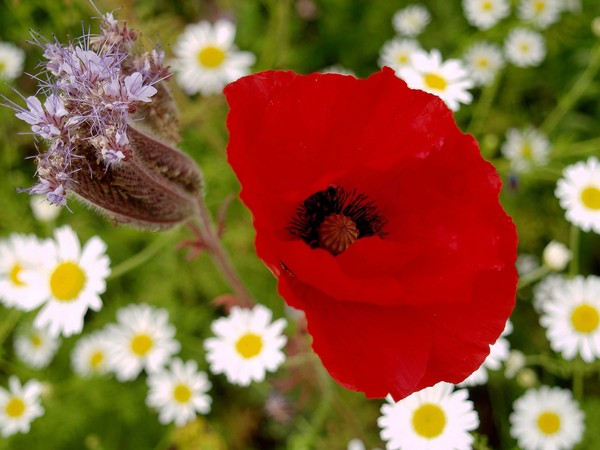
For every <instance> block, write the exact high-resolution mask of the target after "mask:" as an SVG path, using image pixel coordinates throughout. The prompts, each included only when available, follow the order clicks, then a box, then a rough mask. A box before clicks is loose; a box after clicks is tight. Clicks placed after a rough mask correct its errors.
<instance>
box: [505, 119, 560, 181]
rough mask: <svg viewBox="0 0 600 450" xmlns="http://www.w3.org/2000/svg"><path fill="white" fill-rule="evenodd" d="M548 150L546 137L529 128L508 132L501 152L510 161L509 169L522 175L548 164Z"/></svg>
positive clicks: (549, 147) (548, 144) (512, 129)
mask: <svg viewBox="0 0 600 450" xmlns="http://www.w3.org/2000/svg"><path fill="white" fill-rule="evenodd" d="M550 149H551V146H550V141H549V140H548V137H547V136H546V135H545V134H544V133H542V132H541V131H539V130H536V129H535V128H533V127H531V126H529V127H526V128H525V129H524V130H522V131H521V130H517V129H516V128H511V129H510V130H508V131H507V132H506V142H505V143H504V144H503V145H502V148H501V151H502V155H503V156H504V157H505V158H507V159H508V160H509V161H510V166H511V169H512V170H514V171H515V172H517V173H522V172H528V171H530V170H532V169H533V168H535V167H540V166H544V165H546V164H548V160H549V157H550Z"/></svg>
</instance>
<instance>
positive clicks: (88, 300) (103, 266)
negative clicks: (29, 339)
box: [23, 226, 110, 336]
mask: <svg viewBox="0 0 600 450" xmlns="http://www.w3.org/2000/svg"><path fill="white" fill-rule="evenodd" d="M54 239H55V241H54V242H52V245H50V246H49V248H48V249H47V253H46V254H45V255H44V258H43V266H42V267H41V269H40V270H39V271H38V272H30V271H25V270H24V271H23V279H24V280H30V281H31V283H32V284H35V288H36V289H39V290H40V292H42V293H43V296H44V298H46V299H47V301H46V304H45V305H44V306H43V308H42V309H41V310H40V312H39V313H38V315H37V317H36V318H35V322H34V324H33V325H34V327H36V328H47V329H48V331H49V332H50V333H51V334H54V335H58V334H60V333H62V334H63V335H64V336H70V335H72V334H77V333H81V330H82V329H83V317H84V316H85V314H86V312H87V310H88V309H91V310H93V311H99V310H100V309H101V308H102V300H101V299H100V294H102V293H103V292H104V291H105V290H106V282H105V280H106V277H108V275H109V274H110V267H109V266H110V260H109V258H108V256H107V255H106V244H105V243H104V242H103V241H102V240H101V239H100V238H99V237H93V238H91V239H90V240H89V241H88V242H87V243H86V244H85V245H84V247H83V249H82V248H81V244H80V243H79V239H78V237H77V234H76V233H75V232H74V231H73V229H72V228H71V227H69V226H64V227H61V228H58V229H57V230H55V231H54Z"/></svg>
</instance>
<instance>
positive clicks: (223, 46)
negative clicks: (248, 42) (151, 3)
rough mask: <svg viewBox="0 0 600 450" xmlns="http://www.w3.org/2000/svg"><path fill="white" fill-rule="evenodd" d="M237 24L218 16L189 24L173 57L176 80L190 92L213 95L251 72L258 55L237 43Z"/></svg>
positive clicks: (178, 42)
mask: <svg viewBox="0 0 600 450" xmlns="http://www.w3.org/2000/svg"><path fill="white" fill-rule="evenodd" d="M235 33H236V29H235V25H234V24H233V23H231V22H229V21H227V20H219V21H217V22H215V24H214V25H211V24H210V23H209V22H205V21H203V22H199V23H197V24H193V25H189V26H188V27H187V28H186V29H185V31H184V33H183V34H182V35H181V36H180V37H179V39H178V40H177V42H176V43H175V46H174V48H173V51H174V53H175V59H174V60H173V61H172V66H173V70H174V72H175V74H176V80H177V82H178V83H179V85H180V86H181V88H182V89H183V90H184V91H185V92H186V93H188V94H190V95H191V94H196V93H200V94H202V95H205V96H207V95H212V94H218V93H220V92H221V91H222V90H223V88H224V87H225V85H227V84H228V83H231V82H232V81H235V80H237V79H238V78H241V77H242V76H244V75H248V74H249V73H250V66H252V65H253V64H254V63H255V61H256V57H255V56H254V54H252V53H250V52H240V51H238V50H237V48H236V47H235V45H234V43H233V41H234V39H235Z"/></svg>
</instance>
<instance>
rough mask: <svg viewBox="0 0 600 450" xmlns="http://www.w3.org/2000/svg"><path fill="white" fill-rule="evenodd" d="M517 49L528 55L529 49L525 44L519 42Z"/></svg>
mask: <svg viewBox="0 0 600 450" xmlns="http://www.w3.org/2000/svg"><path fill="white" fill-rule="evenodd" d="M519 48H520V49H521V51H522V52H523V53H529V50H530V48H529V44H528V43H527V42H521V44H519Z"/></svg>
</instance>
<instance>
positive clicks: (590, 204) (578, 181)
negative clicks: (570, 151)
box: [554, 157, 600, 233]
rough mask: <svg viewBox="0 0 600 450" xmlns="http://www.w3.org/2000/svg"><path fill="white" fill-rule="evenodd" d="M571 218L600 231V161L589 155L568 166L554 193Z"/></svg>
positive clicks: (586, 226)
mask: <svg viewBox="0 0 600 450" xmlns="http://www.w3.org/2000/svg"><path fill="white" fill-rule="evenodd" d="M554 194H555V195H556V197H557V198H558V200H559V202H560V206H562V207H563V209H565V210H566V212H565V216H566V218H567V220H568V221H569V222H571V223H572V224H574V225H576V226H578V227H579V228H581V229H582V230H583V231H594V232H595V233H600V162H599V161H598V159H597V158H594V157H592V158H589V159H588V160H587V161H585V162H583V161H580V162H578V163H576V164H573V165H571V166H568V167H567V168H565V170H563V177H562V178H561V179H560V180H558V183H557V185H556V191H555V193H554Z"/></svg>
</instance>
